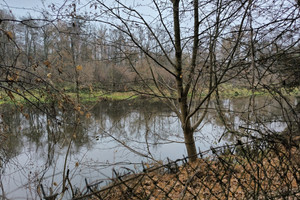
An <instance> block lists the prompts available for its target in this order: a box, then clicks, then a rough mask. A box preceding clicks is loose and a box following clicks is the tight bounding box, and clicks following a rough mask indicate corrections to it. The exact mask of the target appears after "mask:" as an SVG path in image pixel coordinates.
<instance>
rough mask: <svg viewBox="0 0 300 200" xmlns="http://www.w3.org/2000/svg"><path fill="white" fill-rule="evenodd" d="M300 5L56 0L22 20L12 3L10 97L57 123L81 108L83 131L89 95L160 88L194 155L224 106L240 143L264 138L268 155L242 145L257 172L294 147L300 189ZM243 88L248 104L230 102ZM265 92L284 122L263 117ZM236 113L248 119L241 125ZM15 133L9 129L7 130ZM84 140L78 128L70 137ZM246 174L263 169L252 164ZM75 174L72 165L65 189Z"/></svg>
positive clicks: (224, 119)
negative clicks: (199, 134)
mask: <svg viewBox="0 0 300 200" xmlns="http://www.w3.org/2000/svg"><path fill="white" fill-rule="evenodd" d="M299 7H300V4H299V1H294V0H288V1H285V0H281V1H267V0H250V1H236V0H205V1H198V0H194V1H183V0H171V1H167V0H166V1H156V0H152V1H150V0H149V1H145V2H144V1H143V2H139V1H121V0H116V1H113V2H111V1H105V0H95V1H89V2H87V3H86V4H84V3H82V2H80V1H76V0H74V1H69V0H65V1H64V3H63V4H50V5H49V7H48V9H46V10H41V11H40V15H39V16H30V15H29V16H24V17H21V18H16V17H14V15H13V13H11V12H10V11H9V10H1V12H0V17H1V18H0V19H1V20H0V89H1V91H0V95H1V98H9V99H10V101H12V102H14V103H15V104H16V105H17V107H18V109H19V111H21V113H22V114H23V115H24V116H25V117H26V116H27V117H28V114H27V113H24V112H23V110H24V109H23V106H24V105H23V104H20V103H19V97H21V98H23V100H24V101H25V102H27V103H29V104H31V105H33V106H35V107H36V108H38V109H40V110H42V111H43V112H45V113H46V114H47V116H48V115H49V116H51V117H50V118H51V119H53V122H51V123H54V124H55V123H56V124H61V123H68V122H66V121H64V119H59V117H58V116H59V114H58V113H60V112H65V111H66V109H71V110H73V111H75V112H77V113H76V114H75V118H74V119H75V126H74V133H76V127H77V125H78V124H80V120H78V121H76V120H77V119H79V117H78V116H80V115H82V116H85V117H87V118H88V117H89V116H90V114H89V109H88V107H85V105H84V104H80V103H81V98H82V96H80V94H81V93H84V92H87V93H90V94H93V93H94V94H95V93H96V94H100V93H97V92H98V91H101V95H102V94H103V93H105V92H108V93H110V92H121V93H122V92H129V96H128V97H131V96H136V95H139V96H140V97H143V98H144V97H147V98H148V97H154V98H155V99H157V100H160V101H162V102H163V103H165V105H166V106H168V107H170V109H171V110H172V111H173V112H174V114H175V115H176V116H177V118H178V120H179V121H180V124H181V129H182V135H183V140H184V141H183V142H184V144H185V146H186V151H187V156H188V160H189V161H190V162H191V163H193V162H195V161H196V160H197V159H198V158H199V156H201V155H199V153H198V152H197V148H196V145H195V140H194V133H195V132H196V130H197V129H198V128H199V127H201V126H202V125H203V123H204V121H203V120H204V118H205V116H207V114H208V113H209V112H210V111H211V110H214V111H216V115H217V116H216V117H217V118H218V119H219V120H220V122H221V123H222V124H223V126H224V129H225V131H224V134H232V135H233V136H234V137H236V138H237V140H236V141H237V144H236V145H235V146H234V148H235V147H241V146H242V147H244V146H243V145H244V144H242V142H244V141H247V142H249V141H250V143H252V142H253V143H254V144H253V147H257V146H256V145H257V143H256V142H258V143H259V145H258V146H259V147H257V148H258V149H259V153H261V154H262V155H264V156H263V158H262V159H260V157H259V156H258V157H255V156H253V155H254V154H257V151H253V152H252V150H253V149H252V147H251V146H250V147H249V146H246V143H247V142H246V143H245V147H247V148H248V149H247V148H246V149H247V150H245V151H242V153H243V156H242V160H243V161H241V163H242V164H243V163H244V162H245V160H244V158H246V161H247V162H248V163H247V164H245V165H244V168H248V167H252V168H253V166H252V165H251V164H252V161H254V162H256V164H257V165H256V167H257V169H258V170H257V173H259V174H260V173H261V172H262V173H264V172H265V171H267V170H265V169H264V168H263V167H269V166H271V167H274V165H272V164H273V163H272V161H270V160H268V157H269V156H270V155H271V154H272V155H274V154H276V156H278V159H279V161H280V157H282V154H284V156H283V157H284V158H286V160H284V163H288V164H287V165H285V164H283V165H281V163H280V162H279V161H278V162H279V164H280V167H283V168H285V167H286V166H288V167H287V168H289V171H290V170H291V173H292V175H291V176H292V177H293V178H292V179H293V180H292V184H291V185H289V184H287V185H289V186H291V188H293V189H294V188H297V189H298V191H299V185H298V182H297V180H299V179H298V178H299V170H298V169H299V168H297V167H296V166H298V163H293V162H290V161H291V160H298V159H299V154H298V152H299V144H298V139H299V129H300V122H299V105H300V104H299V100H297V99H296V101H295V98H293V95H299V84H300V82H299V80H300V79H299V77H300V65H299V61H300V57H299V55H300V51H299V50H300V44H299V43H300V38H299V34H298V32H299V29H300V24H299V17H300V8H299ZM82 8H85V10H84V9H82ZM83 10H84V11H83ZM236 88H238V89H240V90H246V92H245V93H247V96H248V97H249V98H248V99H247V101H245V105H247V108H246V109H244V110H242V111H237V112H236V111H235V112H233V110H231V108H230V107H229V108H227V107H225V106H224V105H223V104H222V98H223V97H222V93H223V92H224V90H227V91H228V90H229V91H230V90H233V91H236V92H237V96H238V93H239V91H240V90H237V89H236ZM70 92H72V95H70ZM231 94H233V95H232V96H234V95H235V94H236V93H235V92H234V93H231ZM258 94H264V95H266V96H268V97H271V98H272V99H273V100H274V101H275V102H277V103H278V105H279V106H278V107H279V109H280V112H281V115H278V116H280V117H277V118H276V119H274V120H273V121H272V122H280V123H283V124H284V126H285V127H286V128H285V130H284V131H282V132H279V131H277V130H273V129H272V128H270V127H269V126H268V125H269V124H268V123H271V122H270V121H268V120H267V119H265V118H264V116H262V115H261V112H262V110H263V109H264V108H266V107H267V101H266V102H265V104H263V105H262V106H260V105H258V104H257V99H256V97H257V95H258ZM91 97H92V96H89V97H88V98H91ZM97 100H101V99H99V98H97ZM24 101H23V102H24ZM45 102H46V103H45ZM212 105H213V106H212ZM228 113H231V115H228ZM235 115H236V116H237V115H238V116H240V117H241V119H242V120H241V123H242V124H239V125H238V126H237V125H236V122H235V120H234V119H235V118H234V117H233V116H235ZM5 134H6V133H5V130H4V129H3V131H2V132H0V136H1V138H4V140H5ZM75 136H76V134H75ZM75 139H76V137H74V138H68V140H69V144H70V145H69V146H71V143H72V141H73V140H75ZM295 141H296V142H295ZM265 142H266V143H268V145H269V143H270V144H271V146H270V149H268V148H265V147H264V146H263V147H262V146H260V145H261V144H263V145H264V143H265ZM278 143H279V144H280V145H279V147H282V146H281V145H283V150H282V152H281V153H278V152H276V151H277V149H278V148H277V147H278V146H277V144H278ZM125 145H126V144H125ZM273 145H274V146H273ZM234 148H233V149H234ZM260 148H261V149H260ZM266 149H267V150H270V151H267V153H266V151H265V150H266ZM280 149H281V148H280ZM242 150H243V149H242ZM271 150H272V152H271ZM273 150H274V152H273ZM212 153H213V154H215V152H214V150H212ZM223 153H224V152H223ZM228 153H229V154H230V155H229V157H228V159H229V161H230V163H229V164H228V163H227V162H226V159H225V162H223V161H224V160H222V159H223V157H218V159H219V161H221V164H222V166H230V167H232V166H233V168H234V166H236V165H235V164H236V162H233V163H234V165H231V164H232V163H231V161H232V160H231V158H233V157H234V156H235V152H234V151H230V152H228ZM215 155H217V156H218V155H219V154H217V153H216V154H215ZM259 155H260V154H259ZM231 156H232V157H231ZM233 159H234V158H233ZM265 159H267V162H268V165H267V166H264V165H263V164H264V162H266V160H265ZM238 162H239V161H238ZM241 163H239V164H241ZM206 164H208V165H209V167H212V168H213V167H215V166H216V165H215V163H213V162H212V163H211V162H206ZM211 164H212V165H211ZM276 164H278V163H276ZM239 166H240V165H239ZM261 166H263V167H262V171H260V170H261V168H260V167H261ZM230 167H229V168H230ZM274 168H276V169H277V165H276V167H274ZM290 168H291V169H290ZM230 169H231V170H234V169H232V168H230ZM276 169H275V171H276ZM278 169H279V168H278ZM252 170H253V169H252ZM280 170H281V169H280ZM225 171H226V170H225ZM253 171H255V170H253ZM196 172H197V170H196ZM227 172H228V171H227ZM247 172H249V176H251V177H253V176H252V175H253V174H252V171H251V170H250V171H247ZM274 173H275V174H276V172H274ZM196 175H197V173H195V176H196ZM265 175H266V176H268V175H269V174H266V173H265ZM272 175H273V174H272ZM272 175H271V176H272ZM289 175H290V174H289ZM247 176H248V175H247ZM66 177H67V175H66V172H65V171H64V173H63V184H62V185H63V187H62V188H63V189H62V196H63V193H64V192H65V187H64V186H65V185H66V184H67V182H66V181H67V178H66ZM254 177H255V176H254ZM274 177H275V176H274ZM289 177H290V176H288V178H289ZM281 178H282V177H281ZM271 179H272V177H271V178H270V179H268V180H271ZM178 180H179V179H178ZM253 180H254V182H255V186H254V190H255V189H257V188H258V190H257V194H254V197H257V198H258V196H259V195H260V194H259V193H260V190H261V188H260V187H261V185H259V184H260V183H258V185H259V186H257V185H256V183H257V182H256V181H257V180H260V179H259V178H254V179H253ZM295 180H296V182H297V184H296V186H295ZM258 182H259V181H258ZM279 182H280V181H279ZM154 184H156V182H155V183H154ZM256 186H257V187H256ZM294 186H295V187H294ZM184 187H185V186H184ZM264 189H265V188H264ZM184 190H186V187H185V189H184ZM267 190H268V189H267ZM245 191H247V188H246V190H245ZM167 195H168V193H167ZM255 195H256V196H255ZM250 196H251V195H250ZM143 198H144V197H143ZM254 199H255V198H254Z"/></svg>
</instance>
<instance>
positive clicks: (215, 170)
mask: <svg viewBox="0 0 300 200" xmlns="http://www.w3.org/2000/svg"><path fill="white" fill-rule="evenodd" d="M299 168H300V151H299V144H297V143H295V142H291V141H290V142H288V140H284V141H283V140H281V141H276V140H273V139H272V140H271V139H270V138H268V139H257V140H253V141H252V142H250V143H247V144H245V143H241V142H240V141H238V142H237V144H235V145H231V146H223V147H219V148H211V149H210V150H209V151H206V152H201V153H199V159H198V160H197V161H196V162H193V163H191V162H188V158H183V159H178V160H176V161H169V162H168V163H166V164H163V165H157V164H153V165H152V166H150V165H149V164H143V170H142V171H141V172H139V173H133V172H131V170H130V169H128V173H126V175H120V174H118V172H116V171H114V174H115V178H114V179H112V181H111V183H110V184H108V185H107V186H105V187H102V188H98V183H96V184H93V185H92V184H88V183H87V182H86V185H87V188H86V191H85V192H83V193H79V192H78V193H77V194H75V195H74V197H73V199H74V200H75V199H76V200H79V199H124V200H125V199H247V200H248V199H287V200H293V199H300V171H299Z"/></svg>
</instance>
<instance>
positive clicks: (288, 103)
mask: <svg viewBox="0 0 300 200" xmlns="http://www.w3.org/2000/svg"><path fill="white" fill-rule="evenodd" d="M296 107H297V103H296V104H295V101H294V99H293V98H292V97H290V98H285V99H283V98H274V96H272V97H271V96H263V97H251V98H238V99H231V100H228V99H226V100H223V101H222V103H221V104H220V106H219V108H218V111H219V112H221V117H219V118H217V120H216V121H215V123H216V124H218V125H220V126H225V127H226V132H225V133H224V135H223V136H224V137H225V138H226V139H227V140H229V141H235V140H236V139H239V138H241V137H246V138H247V137H249V135H251V136H258V137H262V136H266V135H278V134H282V133H284V134H286V133H285V131H283V130H284V129H285V130H286V129H290V128H291V127H295V124H298V125H296V126H298V130H299V118H298V117H297V115H298V114H297V112H295V108H296ZM222 117H223V120H221V119H222Z"/></svg>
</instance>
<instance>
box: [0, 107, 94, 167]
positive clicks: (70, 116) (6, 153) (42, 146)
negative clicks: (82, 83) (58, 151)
mask: <svg viewBox="0 0 300 200" xmlns="http://www.w3.org/2000/svg"><path fill="white" fill-rule="evenodd" d="M1 112H2V113H3V115H2V123H3V125H4V126H5V127H6V128H5V129H2V130H1V131H2V132H4V134H5V136H6V137H5V138H3V139H5V143H4V144H5V146H2V147H1V151H2V152H1V155H0V157H6V158H7V159H8V158H9V157H12V156H17V155H18V154H20V153H21V151H22V148H23V147H24V146H26V147H28V148H31V147H35V148H36V149H35V151H36V152H37V153H39V154H40V155H43V156H41V157H42V158H43V157H45V156H44V155H47V163H48V164H51V163H52V160H53V157H54V152H55V148H56V146H57V144H59V147H60V148H62V147H63V148H66V147H67V146H68V142H67V141H68V140H69V139H70V138H73V144H74V147H75V148H74V149H73V151H74V153H78V152H79V151H80V148H81V147H82V146H84V145H89V143H90V140H89V137H88V135H87V134H86V131H85V127H84V125H85V124H79V125H78V126H76V129H75V128H74V124H75V118H74V114H75V113H74V112H72V111H66V112H64V113H60V115H59V116H58V118H60V119H64V121H65V122H66V123H61V122H60V123H57V121H56V120H55V119H53V118H49V117H48V116H47V115H46V114H45V113H42V112H41V111H39V110H37V109H34V108H30V107H26V108H23V110H22V113H23V114H22V113H20V111H19V110H14V109H13V106H9V105H6V106H2V107H1ZM74 134H76V138H74Z"/></svg>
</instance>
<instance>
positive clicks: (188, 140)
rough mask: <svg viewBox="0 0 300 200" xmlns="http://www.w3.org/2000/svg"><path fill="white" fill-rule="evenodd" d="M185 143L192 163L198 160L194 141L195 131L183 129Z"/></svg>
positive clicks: (188, 128) (187, 128)
mask: <svg viewBox="0 0 300 200" xmlns="http://www.w3.org/2000/svg"><path fill="white" fill-rule="evenodd" d="M183 134H184V142H185V147H186V150H187V154H188V157H189V161H190V162H194V161H196V159H197V150H196V144H195V140H194V131H193V130H192V129H191V128H190V127H186V128H184V129H183Z"/></svg>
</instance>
